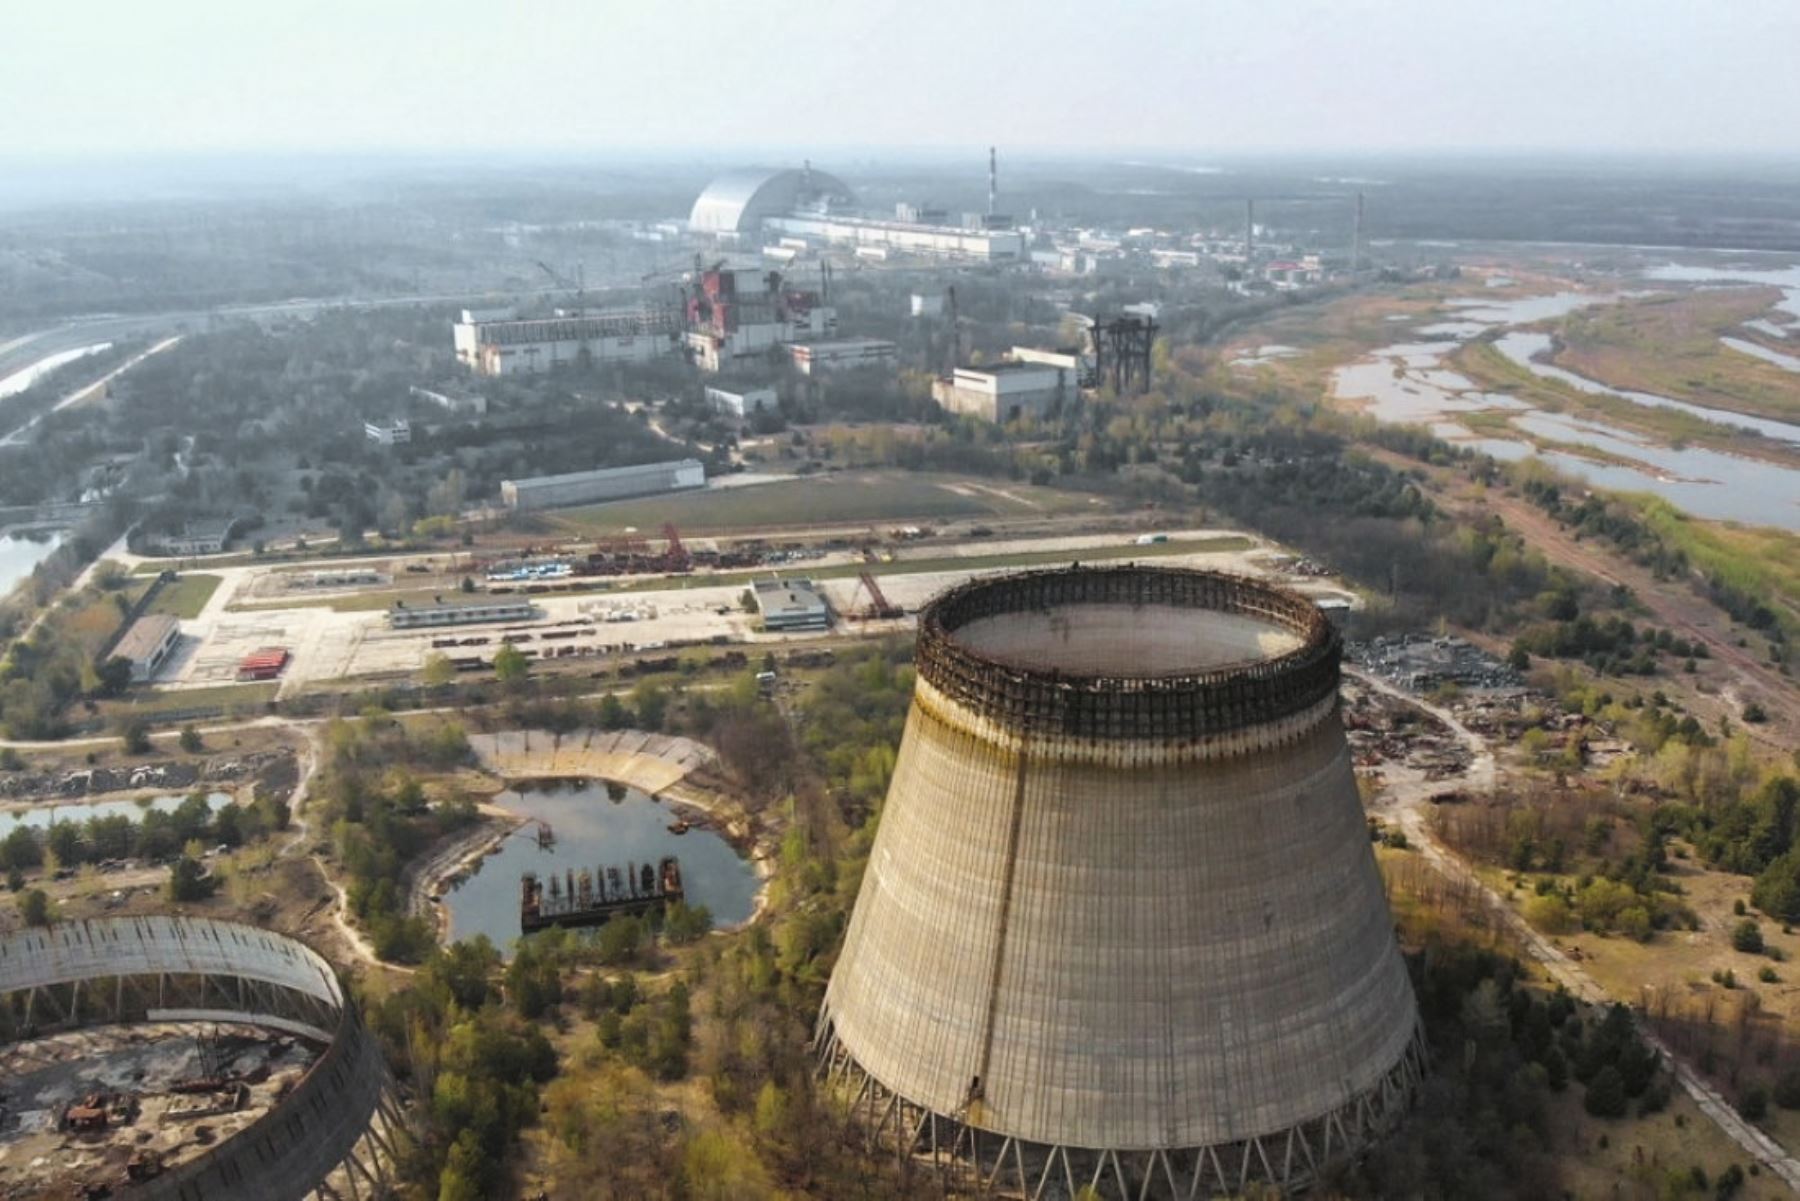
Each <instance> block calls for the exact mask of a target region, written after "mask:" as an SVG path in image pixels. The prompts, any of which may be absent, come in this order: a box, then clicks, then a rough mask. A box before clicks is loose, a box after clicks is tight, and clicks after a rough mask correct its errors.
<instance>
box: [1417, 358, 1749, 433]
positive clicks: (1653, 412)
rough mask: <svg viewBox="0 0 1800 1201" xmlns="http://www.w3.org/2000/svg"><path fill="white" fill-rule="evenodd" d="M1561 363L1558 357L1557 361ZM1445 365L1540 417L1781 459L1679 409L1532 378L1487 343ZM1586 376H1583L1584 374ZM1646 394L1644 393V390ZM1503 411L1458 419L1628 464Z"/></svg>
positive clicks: (1723, 427) (1730, 428)
mask: <svg viewBox="0 0 1800 1201" xmlns="http://www.w3.org/2000/svg"><path fill="white" fill-rule="evenodd" d="M1558 362H1559V363H1560V362H1563V356H1560V355H1559V356H1558ZM1450 365H1451V366H1452V367H1453V368H1455V369H1456V370H1457V371H1459V372H1461V373H1462V374H1463V375H1465V376H1467V377H1468V378H1469V379H1470V380H1472V381H1474V382H1475V383H1476V384H1477V385H1478V386H1479V387H1481V388H1482V389H1484V390H1487V391H1490V392H1503V393H1506V394H1509V395H1512V396H1516V397H1518V398H1519V399H1521V400H1524V401H1528V402H1529V403H1531V404H1532V405H1533V406H1535V407H1537V408H1539V409H1542V410H1544V411H1545V412H1567V413H1571V414H1574V415H1577V416H1587V417H1596V418H1600V419H1602V420H1604V421H1607V422H1609V423H1611V424H1613V425H1618V426H1624V427H1626V428H1628V429H1637V430H1642V431H1643V432H1645V433H1647V434H1650V435H1652V436H1654V437H1656V438H1657V439H1659V440H1661V441H1664V442H1668V443H1670V444H1672V445H1675V444H1685V443H1693V444H1695V445H1699V446H1710V447H1714V448H1717V449H1719V450H1726V451H1731V452H1733V453H1737V454H1748V455H1775V456H1779V455H1780V454H1781V449H1782V448H1781V445H1780V444H1779V443H1776V442H1772V441H1770V440H1768V439H1764V438H1755V437H1751V436H1749V435H1746V434H1745V433H1744V432H1743V431H1741V430H1739V429H1737V428H1736V427H1734V426H1730V425H1726V424H1723V423H1722V422H1718V421H1708V420H1707V419H1706V418H1704V417H1696V416H1694V415H1693V414H1692V413H1684V412H1682V411H1681V410H1679V409H1662V408H1654V407H1652V406H1649V405H1641V404H1637V403H1636V402H1634V401H1630V400H1626V399H1625V398H1624V397H1622V396H1608V395H1603V394H1596V393H1592V392H1581V391H1577V390H1576V389H1575V388H1572V387H1570V386H1569V385H1567V384H1565V383H1563V382H1561V381H1559V380H1551V379H1545V378H1544V377H1542V376H1540V375H1534V374H1533V373H1532V372H1530V371H1528V370H1527V369H1525V368H1524V367H1521V366H1520V365H1519V364H1517V363H1515V362H1513V361H1512V360H1511V359H1509V358H1507V357H1506V356H1505V355H1503V354H1501V353H1500V352H1499V351H1498V350H1496V349H1495V348H1494V346H1493V344H1492V343H1489V342H1481V341H1476V342H1470V343H1467V344H1465V345H1464V346H1463V347H1461V348H1460V349H1459V350H1457V351H1456V352H1455V353H1454V354H1452V355H1451V356H1450ZM1584 374H1585V373H1584ZM1644 390H1649V389H1644ZM1508 416H1509V414H1508V413H1507V412H1506V411H1501V410H1495V411H1493V412H1491V413H1471V414H1466V415H1462V416H1461V417H1460V418H1459V419H1460V420H1462V421H1463V422H1464V424H1466V425H1469V426H1470V427H1471V428H1477V429H1481V430H1482V431H1483V432H1485V433H1489V434H1491V435H1493V436H1496V437H1508V438H1518V439H1522V440H1524V441H1527V442H1532V443H1534V444H1536V445H1538V446H1540V447H1542V448H1544V449H1558V450H1567V451H1569V452H1570V453H1571V454H1577V455H1581V456H1583V457H1585V458H1589V459H1594V460H1596V461H1599V462H1609V461H1617V462H1621V463H1624V462H1629V460H1627V459H1623V458H1619V457H1618V456H1609V455H1607V454H1605V453H1604V452H1602V451H1598V450H1596V449H1594V448H1593V447H1589V446H1583V445H1579V444H1558V443H1555V442H1553V441H1551V440H1549V439H1545V438H1541V437H1538V436H1537V435H1534V434H1532V433H1530V432H1529V431H1526V430H1523V429H1521V428H1519V427H1518V426H1516V425H1513V424H1512V423H1511V421H1510V420H1508Z"/></svg>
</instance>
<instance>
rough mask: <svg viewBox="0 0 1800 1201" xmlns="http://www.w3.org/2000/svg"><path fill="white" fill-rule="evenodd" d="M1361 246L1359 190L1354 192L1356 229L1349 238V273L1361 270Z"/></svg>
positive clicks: (1361, 218) (1361, 198) (1361, 228)
mask: <svg viewBox="0 0 1800 1201" xmlns="http://www.w3.org/2000/svg"><path fill="white" fill-rule="evenodd" d="M1362 248H1363V194H1362V193H1361V192H1358V193H1357V194H1356V231H1355V233H1353V234H1352V235H1351V238H1350V273H1351V274H1352V275H1354V274H1356V273H1357V272H1358V271H1361V270H1362Z"/></svg>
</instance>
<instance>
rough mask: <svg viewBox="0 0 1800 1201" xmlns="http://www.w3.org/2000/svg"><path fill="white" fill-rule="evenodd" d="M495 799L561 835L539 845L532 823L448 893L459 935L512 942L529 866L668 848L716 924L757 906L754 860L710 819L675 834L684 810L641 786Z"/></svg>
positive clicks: (561, 867)
mask: <svg viewBox="0 0 1800 1201" xmlns="http://www.w3.org/2000/svg"><path fill="white" fill-rule="evenodd" d="M494 804H496V805H499V806H500V807H502V808H504V809H506V810H507V811H508V812H511V813H515V814H517V815H518V816H520V817H523V818H529V819H531V822H532V823H536V822H540V821H541V822H547V823H549V825H550V828H551V830H552V831H553V832H554V833H555V841H554V842H553V844H551V845H549V846H540V845H539V842H538V837H537V832H536V829H537V828H536V826H535V824H527V825H525V826H523V827H521V828H520V829H519V830H517V831H516V832H514V833H513V834H512V835H511V836H509V837H508V838H507V839H506V840H505V841H504V842H502V843H501V844H500V849H499V851H497V852H496V853H495V854H492V855H489V856H487V857H486V858H484V859H482V860H481V863H480V866H479V867H477V868H476V870H475V871H474V873H473V874H471V875H469V876H468V877H466V878H465V879H463V880H462V881H461V882H460V883H458V884H456V885H455V886H454V887H452V888H451V889H450V890H449V891H448V892H446V893H445V894H444V907H445V910H446V911H447V912H448V914H449V917H450V937H451V939H453V940H454V939H465V938H473V937H475V936H476V935H477V934H485V935H487V936H488V938H489V939H491V940H492V941H493V943H494V945H495V946H497V947H501V948H503V949H504V948H509V947H511V946H512V944H513V943H514V942H516V941H517V940H518V937H519V877H520V876H521V875H523V874H524V873H525V872H535V873H537V875H538V877H539V878H540V879H541V878H543V877H545V876H548V875H549V874H550V873H552V872H556V873H559V874H560V873H562V872H565V871H568V870H571V869H572V870H574V871H577V872H579V871H580V870H581V869H582V868H584V867H585V868H588V869H589V870H592V869H594V868H596V867H614V866H616V867H618V868H620V869H621V871H622V870H623V869H624V868H625V866H626V864H628V863H636V864H639V865H642V864H645V863H655V862H657V861H658V860H660V859H661V858H662V857H663V856H665V855H673V856H675V857H676V858H678V859H679V860H681V878H682V884H683V886H684V887H685V888H686V890H687V900H688V904H690V905H704V906H706V908H707V909H709V910H710V911H711V912H712V917H713V925H714V926H720V927H722V926H735V925H737V924H738V923H740V922H745V921H748V920H749V919H750V917H751V916H752V915H753V914H754V913H755V912H756V894H757V891H758V889H760V888H761V887H762V882H761V881H760V880H759V879H758V878H757V875H756V872H755V870H754V869H753V868H752V867H751V865H750V864H749V862H747V861H746V860H745V859H744V858H743V857H742V856H740V855H739V854H738V852H737V850H736V849H735V848H734V847H733V846H732V845H731V844H730V843H729V842H727V841H725V838H724V837H723V836H722V835H721V834H719V833H718V832H717V831H716V830H713V829H709V828H707V827H706V826H694V827H693V828H691V829H689V830H688V832H687V833H685V834H675V833H672V832H671V831H670V829H669V827H670V826H671V825H672V824H674V823H675V821H676V819H677V818H678V817H681V816H682V813H681V812H680V811H678V810H676V809H675V808H672V807H671V806H669V805H665V804H663V803H662V802H660V801H657V800H655V799H653V798H651V797H649V796H646V795H645V794H644V793H642V792H639V791H637V790H636V789H633V788H622V787H620V786H619V785H616V784H614V785H610V786H609V785H607V784H606V783H604V782H602V781H587V780H583V781H571V782H567V783H561V784H548V785H545V786H543V787H538V788H532V789H529V790H525V789H521V790H518V791H512V790H508V791H506V792H503V793H501V794H500V795H499V796H497V797H495V798H494ZM686 816H687V817H688V818H689V819H690V820H692V819H693V818H694V817H695V815H694V814H693V813H691V812H689V813H688V814H687V815H686Z"/></svg>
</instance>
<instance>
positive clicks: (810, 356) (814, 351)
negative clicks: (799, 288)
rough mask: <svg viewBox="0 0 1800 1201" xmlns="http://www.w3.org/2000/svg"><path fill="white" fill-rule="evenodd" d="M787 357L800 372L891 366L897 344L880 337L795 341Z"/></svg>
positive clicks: (895, 356) (815, 372)
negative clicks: (829, 340)
mask: <svg viewBox="0 0 1800 1201" xmlns="http://www.w3.org/2000/svg"><path fill="white" fill-rule="evenodd" d="M788 358H789V359H791V360H792V361H793V364H794V367H795V369H796V370H798V371H799V372H800V373H801V374H802V375H815V374H817V373H819V372H821V371H846V370H849V369H852V368H855V367H892V366H894V365H895V364H896V363H898V362H899V361H900V348H899V347H898V346H896V345H894V343H892V342H889V341H887V340H885V339H883V338H840V339H837V340H835V341H831V342H796V343H794V344H793V345H792V346H790V347H788Z"/></svg>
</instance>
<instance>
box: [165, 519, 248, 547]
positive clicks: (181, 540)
mask: <svg viewBox="0 0 1800 1201" xmlns="http://www.w3.org/2000/svg"><path fill="white" fill-rule="evenodd" d="M237 527H238V519H237V518H235V517H200V518H196V519H194V520H193V521H189V522H185V523H184V524H183V525H182V527H181V532H180V533H179V534H170V535H168V536H166V537H164V538H163V539H162V540H161V542H162V549H163V553H164V554H169V555H216V554H218V553H219V552H220V551H222V550H224V549H225V548H226V547H227V546H229V545H231V536H232V535H233V534H234V533H236V532H237Z"/></svg>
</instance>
